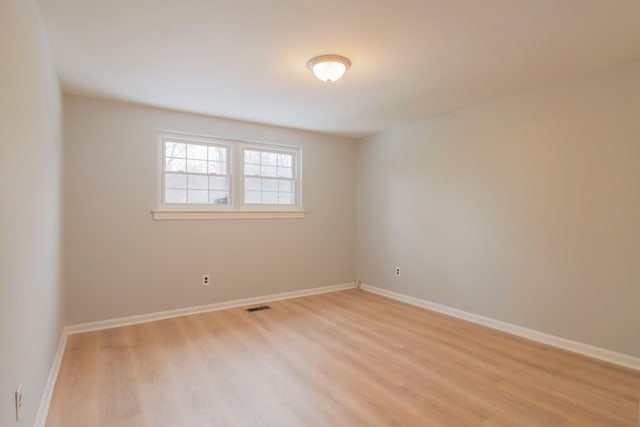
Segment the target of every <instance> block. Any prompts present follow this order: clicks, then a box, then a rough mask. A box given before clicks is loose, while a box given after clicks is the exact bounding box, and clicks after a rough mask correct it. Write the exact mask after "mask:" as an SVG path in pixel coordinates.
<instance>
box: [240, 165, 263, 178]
mask: <svg viewBox="0 0 640 427" xmlns="http://www.w3.org/2000/svg"><path fill="white" fill-rule="evenodd" d="M244 174H245V175H247V176H258V175H260V166H256V165H245V167H244Z"/></svg>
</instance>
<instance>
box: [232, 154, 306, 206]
mask: <svg viewBox="0 0 640 427" xmlns="http://www.w3.org/2000/svg"><path fill="white" fill-rule="evenodd" d="M246 150H249V151H261V152H267V153H282V154H289V155H291V156H292V157H293V165H292V169H293V179H292V181H293V182H294V185H295V191H294V194H293V196H294V203H293V204H292V205H281V204H273V205H271V204H247V203H245V201H244V179H245V174H244V152H245V151H246ZM239 154H240V156H239V157H240V158H239V160H240V163H241V164H240V169H239V170H240V171H241V177H240V185H239V187H240V198H239V199H238V200H241V206H240V209H241V210H244V211H247V210H256V209H260V210H269V211H288V210H292V209H301V206H302V201H301V192H300V187H301V185H302V183H301V179H300V174H299V169H300V167H299V163H300V157H301V156H300V148H299V147H286V146H280V145H274V144H256V143H249V142H244V143H242V144H241V145H240V150H239ZM274 179H278V178H277V177H276V178H274Z"/></svg>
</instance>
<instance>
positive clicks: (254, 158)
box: [244, 150, 260, 165]
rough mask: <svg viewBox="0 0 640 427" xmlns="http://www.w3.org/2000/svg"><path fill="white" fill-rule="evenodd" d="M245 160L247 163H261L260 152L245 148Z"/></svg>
mask: <svg viewBox="0 0 640 427" xmlns="http://www.w3.org/2000/svg"><path fill="white" fill-rule="evenodd" d="M244 162H245V163H253V164H254V165H259V164H260V152H259V151H252V150H245V152H244Z"/></svg>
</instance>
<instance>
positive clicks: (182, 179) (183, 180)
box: [164, 173, 187, 188]
mask: <svg viewBox="0 0 640 427" xmlns="http://www.w3.org/2000/svg"><path fill="white" fill-rule="evenodd" d="M164 187H165V188H187V176H186V175H185V174H182V173H165V174H164Z"/></svg>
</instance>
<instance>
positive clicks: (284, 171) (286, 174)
mask: <svg viewBox="0 0 640 427" xmlns="http://www.w3.org/2000/svg"><path fill="white" fill-rule="evenodd" d="M278 176H279V177H280V178H293V169H291V168H284V167H280V166H278Z"/></svg>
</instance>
